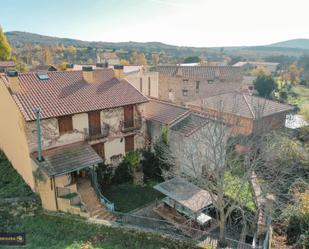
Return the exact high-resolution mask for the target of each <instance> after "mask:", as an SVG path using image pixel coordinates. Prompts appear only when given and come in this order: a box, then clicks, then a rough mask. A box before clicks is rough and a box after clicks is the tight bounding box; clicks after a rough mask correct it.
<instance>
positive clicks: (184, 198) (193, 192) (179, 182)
mask: <svg viewBox="0 0 309 249" xmlns="http://www.w3.org/2000/svg"><path fill="white" fill-rule="evenodd" d="M154 189H156V190H158V191H159V192H161V193H162V194H164V195H166V196H167V197H169V198H171V199H172V200H175V201H176V202H178V203H179V204H181V205H183V206H184V207H186V208H188V209H190V210H191V211H193V212H194V213H195V212H198V211H200V210H203V209H205V208H206V207H207V206H209V205H210V204H212V200H211V196H210V194H209V193H208V192H207V191H206V190H204V189H201V188H199V187H198V186H196V185H194V184H192V183H190V182H188V181H187V180H185V179H183V178H181V177H175V178H173V179H171V180H168V181H165V182H162V183H160V184H157V185H155V186H154Z"/></svg>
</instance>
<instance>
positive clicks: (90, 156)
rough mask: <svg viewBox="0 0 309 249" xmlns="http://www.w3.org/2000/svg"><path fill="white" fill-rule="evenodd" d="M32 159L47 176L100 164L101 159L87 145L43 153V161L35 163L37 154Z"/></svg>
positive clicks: (60, 148)
mask: <svg viewBox="0 0 309 249" xmlns="http://www.w3.org/2000/svg"><path fill="white" fill-rule="evenodd" d="M31 156H32V158H33V159H34V160H35V161H36V163H37V164H38V165H39V166H40V167H41V168H42V169H43V170H44V171H45V172H46V173H47V174H48V175H49V176H54V175H62V174H67V173H70V172H73V171H76V170H80V169H83V168H87V167H89V166H93V165H95V164H99V163H102V162H103V160H102V158H101V157H100V156H99V155H98V154H97V153H96V152H95V151H94V149H93V148H92V147H91V146H90V145H88V144H84V143H82V144H80V143H78V144H72V145H66V146H61V147H57V148H55V149H50V150H46V151H43V157H44V161H42V162H39V161H37V159H36V158H37V153H36V152H35V153H33V154H32V155H31Z"/></svg>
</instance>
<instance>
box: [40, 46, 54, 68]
mask: <svg viewBox="0 0 309 249" xmlns="http://www.w3.org/2000/svg"><path fill="white" fill-rule="evenodd" d="M42 60H43V63H44V64H45V65H50V64H52V63H53V55H52V53H51V51H50V47H48V46H42Z"/></svg>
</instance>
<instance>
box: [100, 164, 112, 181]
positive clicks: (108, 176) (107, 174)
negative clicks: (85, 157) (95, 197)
mask: <svg viewBox="0 0 309 249" xmlns="http://www.w3.org/2000/svg"><path fill="white" fill-rule="evenodd" d="M97 173H98V183H99V185H101V186H102V185H106V184H110V183H111V181H112V175H113V172H112V168H109V167H107V165H106V164H104V163H100V164H99V166H98V168H97Z"/></svg>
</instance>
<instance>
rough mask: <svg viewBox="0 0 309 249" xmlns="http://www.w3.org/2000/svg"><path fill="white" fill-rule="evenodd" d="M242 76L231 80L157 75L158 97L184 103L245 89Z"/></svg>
mask: <svg viewBox="0 0 309 249" xmlns="http://www.w3.org/2000/svg"><path fill="white" fill-rule="evenodd" d="M241 82H242V78H240V79H239V80H237V79H235V80H233V81H226V80H220V79H215V80H207V79H188V78H184V77H181V76H168V75H164V74H160V75H159V96H158V97H159V99H162V100H166V101H172V102H176V103H186V102H188V101H193V100H196V99H201V98H205V97H209V96H212V95H216V94H221V93H224V92H227V91H233V90H234V91H235V90H237V91H247V86H245V85H243V84H242V83H241Z"/></svg>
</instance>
